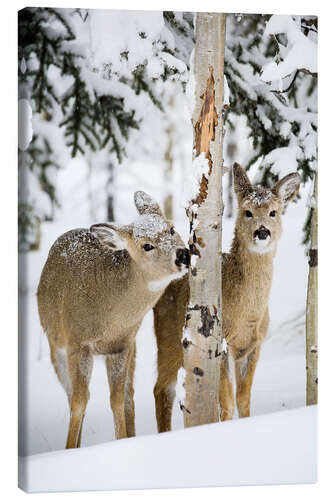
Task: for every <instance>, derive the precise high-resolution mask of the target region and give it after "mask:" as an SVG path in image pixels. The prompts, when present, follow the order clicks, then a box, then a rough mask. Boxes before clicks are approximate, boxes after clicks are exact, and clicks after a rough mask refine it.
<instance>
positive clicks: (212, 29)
mask: <svg viewBox="0 0 333 500" xmlns="http://www.w3.org/2000/svg"><path fill="white" fill-rule="evenodd" d="M225 22H226V16H225V14H217V13H198V14H197V17H196V44H195V58H194V78H195V109H194V113H193V119H192V120H193V125H194V153H193V155H194V160H193V165H192V166H193V168H194V169H197V168H199V169H200V166H201V167H202V166H203V170H202V171H203V172H204V173H202V175H201V177H200V186H199V192H198V193H197V196H196V198H195V199H192V201H191V202H190V205H189V208H188V211H187V213H188V217H189V220H190V227H191V234H190V241H189V247H190V253H191V268H190V271H189V275H190V278H189V280H190V281H189V282H190V300H189V304H188V307H187V314H186V321H185V326H184V332H183V349H184V369H185V382H184V388H185V400H184V404H183V406H182V408H183V413H184V424H185V427H189V426H193V425H201V424H207V423H210V422H217V421H218V420H219V402H218V392H219V391H218V388H219V379H220V361H221V350H222V310H221V305H222V304H221V295H222V275H221V258H222V257H221V246H222V210H223V205H222V162H223V158H222V141H223V74H224V40H225ZM199 171H200V170H199ZM195 175H196V174H195ZM185 182H186V180H185Z"/></svg>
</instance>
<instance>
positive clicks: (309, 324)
mask: <svg viewBox="0 0 333 500" xmlns="http://www.w3.org/2000/svg"><path fill="white" fill-rule="evenodd" d="M315 175H316V177H315V181H314V190H313V198H314V207H313V212H312V221H311V247H310V251H309V277H308V294H307V304H306V404H307V405H314V404H317V403H318V209H317V204H318V193H317V190H318V187H317V186H318V175H317V173H316V174H315Z"/></svg>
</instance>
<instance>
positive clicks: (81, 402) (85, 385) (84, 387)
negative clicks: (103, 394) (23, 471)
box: [66, 346, 93, 448]
mask: <svg viewBox="0 0 333 500" xmlns="http://www.w3.org/2000/svg"><path fill="white" fill-rule="evenodd" d="M67 359H68V369H69V377H70V381H71V397H70V411H71V415H70V423H69V429H68V436H67V443H66V448H78V447H79V446H80V442H81V434H82V425H83V419H84V416H85V412H86V407H87V403H88V400H89V382H90V378H91V372H92V366H93V356H92V353H91V351H90V348H89V347H88V346H82V347H79V348H78V349H74V348H68V349H67Z"/></svg>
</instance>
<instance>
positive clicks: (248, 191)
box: [154, 163, 301, 432]
mask: <svg viewBox="0 0 333 500" xmlns="http://www.w3.org/2000/svg"><path fill="white" fill-rule="evenodd" d="M233 178H234V191H235V194H236V198H237V201H238V212H237V217H236V224H235V230H234V238H233V242H232V246H231V250H230V252H229V253H227V254H225V253H224V254H222V276H223V285H222V334H223V338H224V339H225V342H226V344H227V349H226V352H222V354H221V367H220V386H219V404H220V420H222V421H225V420H231V419H232V418H233V416H234V410H235V396H234V387H233V386H234V383H233V373H234V374H235V379H236V384H235V385H236V403H237V409H238V415H239V417H240V418H243V417H248V416H250V402H251V389H252V383H253V378H254V374H255V370H256V366H257V363H258V360H259V356H260V349H261V344H262V342H263V341H264V339H265V337H266V335H267V331H268V327H269V308H268V301H269V296H270V290H271V285H272V278H273V261H274V257H275V254H276V250H277V244H278V241H279V239H280V236H281V232H282V214H283V213H284V210H285V208H286V206H287V204H288V203H289V201H290V200H291V199H293V198H294V197H295V196H296V194H297V193H298V190H299V186H300V181H301V178H300V175H299V174H298V173H297V172H295V173H290V174H288V175H286V176H285V177H283V178H282V179H281V180H279V181H278V182H277V183H276V184H275V185H274V186H273V187H272V188H271V189H268V188H264V187H261V186H255V185H252V184H251V182H250V180H249V178H248V176H247V174H246V171H245V170H244V169H243V168H242V167H241V166H240V165H239V164H237V163H235V164H234V166H233ZM217 258H218V256H217ZM188 299H189V283H188V274H187V275H184V276H183V277H182V278H180V279H177V280H175V281H173V282H171V283H170V284H169V286H168V287H167V289H166V291H165V292H164V294H163V295H162V297H161V298H160V299H159V301H158V302H157V304H156V306H155V307H154V328H155V335H156V342H157V347H158V353H157V363H158V376H157V381H156V384H155V387H154V396H155V409H156V420H157V428H158V431H159V432H165V431H169V430H171V418H172V406H173V402H174V398H175V386H176V380H177V373H178V370H179V368H180V367H181V366H182V359H183V354H182V353H183V349H186V348H191V342H190V341H188V339H186V338H182V331H183V326H184V322H185V314H186V306H187V303H188ZM223 351H225V349H224V350H223Z"/></svg>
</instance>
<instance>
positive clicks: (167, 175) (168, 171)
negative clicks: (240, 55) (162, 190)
mask: <svg viewBox="0 0 333 500" xmlns="http://www.w3.org/2000/svg"><path fill="white" fill-rule="evenodd" d="M170 105H171V106H172V101H171V103H170ZM166 134H167V137H168V145H167V149H166V151H165V155H164V160H165V170H164V180H165V183H166V186H167V195H166V197H165V199H164V215H165V217H166V218H167V219H169V220H172V219H173V209H172V208H173V207H172V205H173V203H172V201H173V200H172V192H171V190H170V186H171V181H172V160H173V159H172V148H173V140H172V128H171V126H169V127H168V128H167V130H166Z"/></svg>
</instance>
